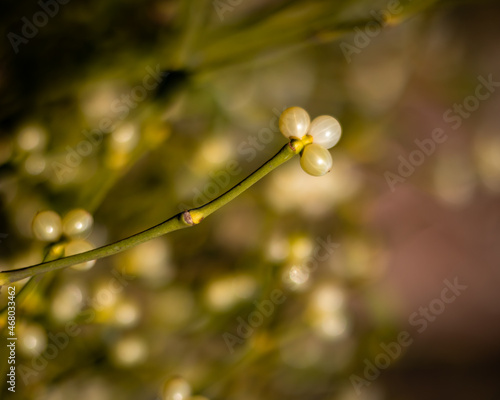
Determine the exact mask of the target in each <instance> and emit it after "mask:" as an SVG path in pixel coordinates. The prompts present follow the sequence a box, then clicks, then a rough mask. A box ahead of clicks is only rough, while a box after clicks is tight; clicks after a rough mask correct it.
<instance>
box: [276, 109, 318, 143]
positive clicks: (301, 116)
mask: <svg viewBox="0 0 500 400" xmlns="http://www.w3.org/2000/svg"><path fill="white" fill-rule="evenodd" d="M310 123H311V118H310V117H309V114H308V113H307V111H306V110H304V109H303V108H300V107H290V108H287V109H286V110H285V111H283V112H282V113H281V115H280V121H279V128H280V131H281V133H282V134H283V135H284V136H285V137H286V138H297V139H301V138H302V137H303V136H304V135H305V134H306V133H307V131H308V129H309V125H310Z"/></svg>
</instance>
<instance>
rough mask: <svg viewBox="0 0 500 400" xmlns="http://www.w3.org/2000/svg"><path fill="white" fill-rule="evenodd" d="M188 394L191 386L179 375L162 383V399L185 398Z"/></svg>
mask: <svg viewBox="0 0 500 400" xmlns="http://www.w3.org/2000/svg"><path fill="white" fill-rule="evenodd" d="M190 396H191V386H190V385H189V383H188V382H187V381H186V380H185V379H183V378H181V377H176V378H172V379H169V380H168V381H166V382H165V384H164V385H163V390H162V399H163V400H187V399H188V398H189V397H190Z"/></svg>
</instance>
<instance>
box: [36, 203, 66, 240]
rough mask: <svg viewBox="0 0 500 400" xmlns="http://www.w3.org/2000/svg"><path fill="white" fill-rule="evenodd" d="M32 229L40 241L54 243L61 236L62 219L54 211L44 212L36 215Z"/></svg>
mask: <svg viewBox="0 0 500 400" xmlns="http://www.w3.org/2000/svg"><path fill="white" fill-rule="evenodd" d="M31 227H32V230H33V234H34V235H35V237H36V238H37V239H38V240H43V241H45V242H53V241H55V240H57V239H59V237H60V236H61V231H62V224H61V217H60V216H59V214H57V213H56V212H54V211H42V212H39V213H38V214H37V215H35V218H33V223H32V226H31Z"/></svg>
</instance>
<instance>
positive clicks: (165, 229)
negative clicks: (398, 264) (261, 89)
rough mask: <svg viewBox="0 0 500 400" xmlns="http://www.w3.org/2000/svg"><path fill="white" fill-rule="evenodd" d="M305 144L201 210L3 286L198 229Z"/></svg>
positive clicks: (8, 276) (6, 276)
mask: <svg viewBox="0 0 500 400" xmlns="http://www.w3.org/2000/svg"><path fill="white" fill-rule="evenodd" d="M305 140H307V139H305ZM305 144H306V142H303V141H302V140H295V139H294V140H292V141H291V142H289V143H288V144H286V145H285V146H283V148H282V149H281V150H280V151H279V152H278V153H277V154H276V155H275V156H274V157H272V158H271V159H270V160H269V161H267V162H266V163H265V164H264V165H262V166H261V167H260V168H259V169H258V170H257V171H255V172H254V173H252V174H251V175H249V176H248V177H247V178H245V179H244V180H242V181H241V182H240V183H238V184H237V185H235V186H233V187H232V188H231V189H229V190H228V191H227V192H225V193H224V194H222V195H221V196H219V197H217V198H216V199H214V200H212V201H210V202H209V203H207V204H205V205H203V206H201V207H198V208H194V209H192V210H187V211H184V212H181V213H179V214H177V215H174V216H173V217H172V218H169V219H167V220H166V221H165V222H162V223H161V224H159V225H156V226H153V227H152V228H149V229H146V230H145V231H143V232H140V233H137V234H135V235H133V236H130V237H128V238H125V239H122V240H120V241H118V242H115V243H111V244H108V245H106V246H102V247H99V248H97V249H93V250H90V251H87V252H85V253H80V254H75V255H73V256H69V257H64V258H59V259H57V260H53V261H48V262H44V263H41V264H37V265H32V266H29V267H24V268H19V269H15V270H10V271H2V272H0V285H5V284H8V283H11V282H16V281H19V280H21V279H25V278H29V277H32V276H35V275H39V274H43V273H46V272H49V271H55V270H59V269H62V268H66V267H69V266H71V265H75V264H80V263H84V262H87V261H91V260H98V259H100V258H104V257H108V256H111V255H113V254H117V253H120V252H122V251H124V250H127V249H130V248H131V247H134V246H137V245H138V244H141V243H144V242H147V241H149V240H151V239H154V238H157V237H159V236H162V235H165V234H167V233H170V232H173V231H176V230H179V229H183V228H188V227H191V226H194V225H197V224H199V223H200V222H201V221H202V220H203V219H205V218H206V217H208V216H209V215H210V214H212V213H213V212H215V211H217V210H218V209H219V208H221V207H223V206H224V205H226V204H227V203H228V202H230V201H231V200H233V199H234V198H235V197H237V196H238V195H240V194H241V193H243V192H244V191H245V190H247V189H248V188H249V187H250V186H252V185H253V184H254V183H256V182H257V181H259V180H260V179H261V178H263V177H264V176H265V175H267V174H268V173H269V172H271V171H272V170H273V169H275V168H276V167H278V166H279V165H281V164H283V163H284V162H286V161H288V160H289V159H291V158H292V157H293V156H295V155H296V154H299V153H300V152H301V151H302V149H303V147H304V145H305Z"/></svg>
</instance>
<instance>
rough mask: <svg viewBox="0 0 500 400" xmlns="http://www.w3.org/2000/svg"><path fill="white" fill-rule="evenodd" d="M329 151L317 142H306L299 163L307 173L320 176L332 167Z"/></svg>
mask: <svg viewBox="0 0 500 400" xmlns="http://www.w3.org/2000/svg"><path fill="white" fill-rule="evenodd" d="M332 163H333V161H332V156H331V155H330V152H329V151H328V150H327V149H325V148H324V147H323V146H321V145H319V144H315V143H312V144H308V145H307V146H306V147H305V148H304V151H303V152H302V155H301V156H300V165H301V166H302V169H303V170H304V171H306V172H307V173H308V174H309V175H313V176H322V175H325V174H326V173H327V172H328V171H330V169H331V168H332Z"/></svg>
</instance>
